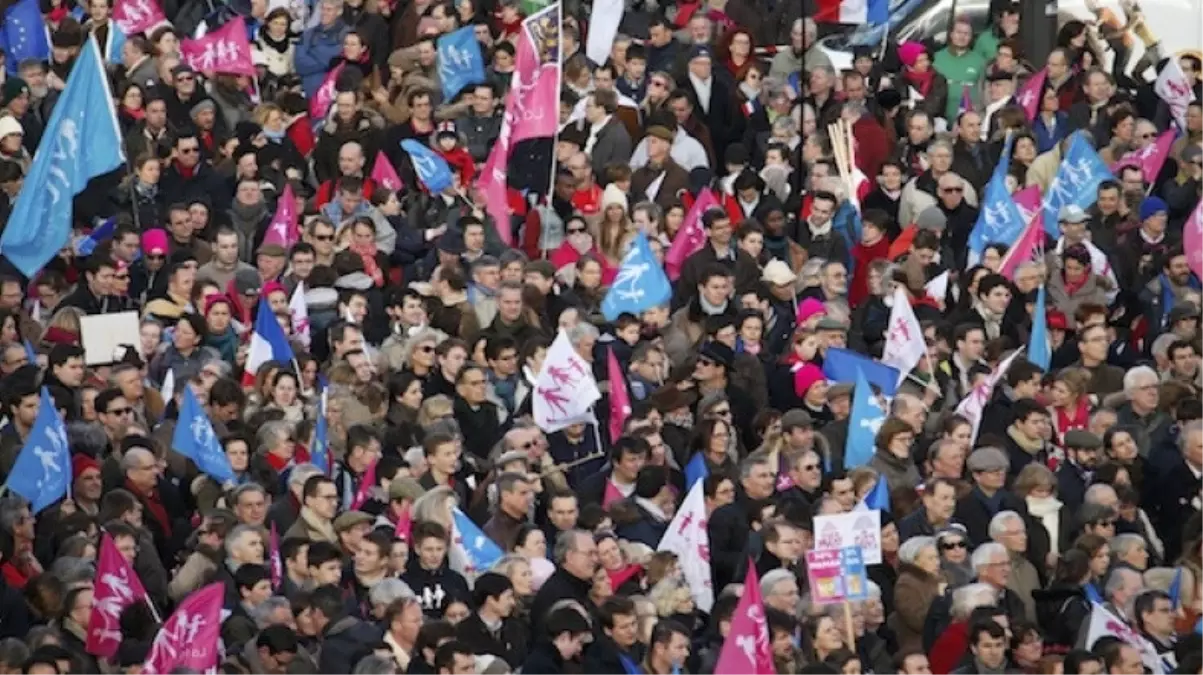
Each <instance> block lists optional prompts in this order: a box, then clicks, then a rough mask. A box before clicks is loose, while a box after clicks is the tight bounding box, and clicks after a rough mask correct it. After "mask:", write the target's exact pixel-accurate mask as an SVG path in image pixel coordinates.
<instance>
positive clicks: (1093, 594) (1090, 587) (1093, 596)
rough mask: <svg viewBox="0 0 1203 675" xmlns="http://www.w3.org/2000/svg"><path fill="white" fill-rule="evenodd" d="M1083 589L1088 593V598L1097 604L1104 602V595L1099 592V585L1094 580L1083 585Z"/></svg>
mask: <svg viewBox="0 0 1203 675" xmlns="http://www.w3.org/2000/svg"><path fill="white" fill-rule="evenodd" d="M1082 591H1083V592H1085V593H1086V599H1087V600H1089V601H1090V602H1092V603H1095V604H1099V605H1101V604H1103V595H1102V594H1101V593H1099V589H1098V587H1096V586H1095V585H1094V582H1091V581H1088V582H1086V584H1085V585H1084V586H1082Z"/></svg>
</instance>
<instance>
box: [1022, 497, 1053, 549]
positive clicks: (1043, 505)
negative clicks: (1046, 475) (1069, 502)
mask: <svg viewBox="0 0 1203 675" xmlns="http://www.w3.org/2000/svg"><path fill="white" fill-rule="evenodd" d="M1024 501H1025V502H1027V505H1028V513H1030V514H1032V516H1034V517H1035V518H1038V519H1039V520H1040V524H1041V525H1044V529H1046V530H1048V539H1049V543H1050V544H1051V545H1052V547H1053V550H1054V551H1058V552H1059V551H1060V548H1061V547H1060V546H1058V545H1057V542H1058V535H1060V530H1061V518H1060V513H1061V506H1062V503H1061V500H1060V499H1057V498H1056V497H1052V496H1049V497H1032V496H1030V495H1029V496H1027V497H1024Z"/></svg>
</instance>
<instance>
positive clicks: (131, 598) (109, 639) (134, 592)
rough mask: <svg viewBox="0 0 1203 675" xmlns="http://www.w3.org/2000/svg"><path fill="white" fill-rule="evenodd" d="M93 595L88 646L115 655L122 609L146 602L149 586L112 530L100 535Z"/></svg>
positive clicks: (101, 653)
mask: <svg viewBox="0 0 1203 675" xmlns="http://www.w3.org/2000/svg"><path fill="white" fill-rule="evenodd" d="M273 527H274V525H273ZM92 597H93V600H92V617H91V619H89V620H88V641H87V644H86V645H85V649H86V650H87V652H88V653H89V654H92V655H93V656H100V657H104V658H106V659H112V658H113V657H114V656H116V654H117V648H118V647H120V646H121V640H122V636H121V623H120V622H121V613H122V612H124V611H125V608H126V607H129V606H130V605H132V604H134V603H136V602H145V601H146V589H145V588H143V586H142V580H141V579H139V578H138V575H137V574H136V573H135V572H134V570H133V568H132V567H130V564H129V561H128V560H126V559H125V557H124V556H122V555H121V552H120V551H118V550H117V546H116V544H114V543H113V537H112V536H111V535H110V534H109V533H108V532H105V533H104V536H102V537H101V538H100V550H99V551H98V552H97V562H96V586H95V593H94V594H93V596H92Z"/></svg>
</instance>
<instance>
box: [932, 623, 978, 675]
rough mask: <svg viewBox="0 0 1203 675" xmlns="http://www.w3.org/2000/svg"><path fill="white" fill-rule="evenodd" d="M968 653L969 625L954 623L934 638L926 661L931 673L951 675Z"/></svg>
mask: <svg viewBox="0 0 1203 675" xmlns="http://www.w3.org/2000/svg"><path fill="white" fill-rule="evenodd" d="M968 651H969V623H968V622H966V621H954V622H953V623H952V624H950V625H949V626H948V628H947V629H946V630H945V631H944V632H943V633H941V634H940V637H938V638H936V643H935V644H934V645H932V646H931V652H930V653H929V654H928V655H927V660H928V662H929V663H930V665H931V671H932V672H933V673H951V672H952V671H954V670H956V668H957V666H959V665H961V661H963V660H964V659H965V654H966V653H967V652H968Z"/></svg>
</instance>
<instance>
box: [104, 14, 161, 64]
mask: <svg viewBox="0 0 1203 675" xmlns="http://www.w3.org/2000/svg"><path fill="white" fill-rule="evenodd" d="M113 22H114V23H116V24H117V27H118V28H120V29H121V32H122V33H125V34H126V35H134V34H135V33H145V32H147V31H149V30H150V29H151V28H154V27H155V26H157V25H159V24H161V23H166V22H167V15H165V14H163V10H162V9H160V8H159V4H158V3H157V2H155V0H117V2H116V3H115V4H114V5H113ZM116 56H117V55H116V54H111V55H110V57H116Z"/></svg>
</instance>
